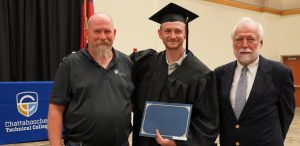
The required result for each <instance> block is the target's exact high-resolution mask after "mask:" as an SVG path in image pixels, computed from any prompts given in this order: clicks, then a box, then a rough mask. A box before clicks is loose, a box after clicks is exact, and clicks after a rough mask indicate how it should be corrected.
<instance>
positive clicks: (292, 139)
mask: <svg viewBox="0 0 300 146" xmlns="http://www.w3.org/2000/svg"><path fill="white" fill-rule="evenodd" d="M299 135H300V108H299V107H298V108H296V113H295V117H294V120H293V122H292V125H291V126H290V129H289V132H288V135H287V137H286V140H285V146H299V144H300V138H299ZM129 141H130V142H131V140H130V139H129ZM4 146H49V142H48V141H41V142H32V143H20V144H8V145H4Z"/></svg>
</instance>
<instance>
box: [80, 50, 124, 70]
mask: <svg viewBox="0 0 300 146" xmlns="http://www.w3.org/2000/svg"><path fill="white" fill-rule="evenodd" d="M111 49H112V52H113V58H112V59H111V61H110V65H109V66H108V68H109V67H110V66H112V65H114V64H116V63H117V62H118V58H119V54H118V52H117V51H116V50H115V49H114V48H111ZM81 51H82V53H83V54H84V55H85V56H86V57H88V59H89V60H90V61H92V62H94V63H95V64H97V65H98V63H96V61H95V60H94V59H93V57H92V56H91V54H90V52H89V51H88V49H87V48H84V49H82V50H81Z"/></svg>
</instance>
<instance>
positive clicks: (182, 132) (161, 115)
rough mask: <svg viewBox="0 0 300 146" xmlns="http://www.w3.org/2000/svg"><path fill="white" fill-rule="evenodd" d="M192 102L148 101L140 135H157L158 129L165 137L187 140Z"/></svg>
mask: <svg viewBox="0 0 300 146" xmlns="http://www.w3.org/2000/svg"><path fill="white" fill-rule="evenodd" d="M191 113H192V105H191V104H180V103H165V102H152V101H146V104H145V108H144V113H143V120H142V123H141V129H140V136H146V137H155V135H156V129H158V130H159V132H160V134H161V135H162V137H164V138H168V139H173V140H183V141H186V140H187V136H188V131H189V125H190V117H191Z"/></svg>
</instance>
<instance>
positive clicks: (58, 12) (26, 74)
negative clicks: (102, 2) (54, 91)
mask: <svg viewBox="0 0 300 146" xmlns="http://www.w3.org/2000/svg"><path fill="white" fill-rule="evenodd" d="M81 3H82V1H81V0H0V81H47V80H53V79H54V76H55V73H56V70H57V67H58V65H59V63H60V62H61V60H62V58H63V57H64V56H66V55H67V54H70V53H71V52H72V51H78V50H79V43H80V41H79V40H80V16H81V15H80V13H81Z"/></svg>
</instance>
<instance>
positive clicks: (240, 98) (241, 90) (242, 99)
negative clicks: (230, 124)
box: [234, 67, 248, 119]
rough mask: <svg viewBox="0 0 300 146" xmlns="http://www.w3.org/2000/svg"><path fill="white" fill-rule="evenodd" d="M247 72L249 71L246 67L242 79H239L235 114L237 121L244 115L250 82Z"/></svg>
mask: <svg viewBox="0 0 300 146" xmlns="http://www.w3.org/2000/svg"><path fill="white" fill-rule="evenodd" d="M247 71H248V68H247V67H244V68H243V69H242V73H241V77H240V79H239V82H238V85H237V89H236V98H235V106H234V113H235V116H236V118H237V119H239V117H240V114H241V113H242V111H243V108H244V106H245V103H246V92H247V80H248V79H247Z"/></svg>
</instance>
